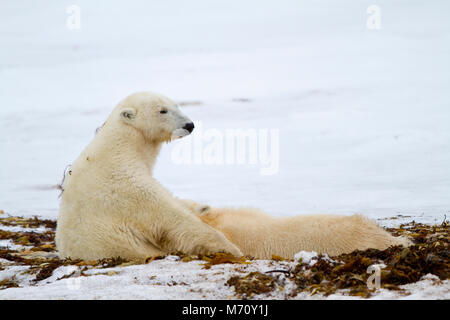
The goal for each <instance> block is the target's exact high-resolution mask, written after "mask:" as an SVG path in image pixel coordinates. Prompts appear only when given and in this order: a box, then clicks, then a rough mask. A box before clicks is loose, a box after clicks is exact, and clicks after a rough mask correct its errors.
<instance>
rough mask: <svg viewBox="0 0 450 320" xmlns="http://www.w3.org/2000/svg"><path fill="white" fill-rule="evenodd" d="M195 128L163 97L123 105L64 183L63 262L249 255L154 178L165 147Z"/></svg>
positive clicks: (136, 98)
mask: <svg viewBox="0 0 450 320" xmlns="http://www.w3.org/2000/svg"><path fill="white" fill-rule="evenodd" d="M161 110H167V113H165V114H161V113H160V111H161ZM188 122H191V120H189V119H188V118H187V117H186V116H185V115H183V114H182V113H181V111H180V110H179V108H178V106H177V105H176V104H175V103H174V102H173V101H171V100H170V99H168V98H166V97H164V96H162V95H158V94H154V93H150V92H140V93H135V94H133V95H131V96H129V97H127V98H125V99H124V100H123V101H121V102H120V103H119V105H118V106H117V107H116V108H115V109H114V110H113V112H112V113H111V115H110V116H109V117H108V119H107V120H106V122H105V124H104V125H103V126H102V128H101V129H100V130H99V131H98V133H97V135H96V136H95V138H94V139H93V140H92V142H91V143H90V144H89V145H88V146H87V147H86V149H85V150H84V151H83V152H82V153H81V155H80V156H79V157H78V159H77V160H76V161H75V162H74V163H73V165H72V168H71V171H70V172H69V173H68V174H67V176H66V178H65V181H64V184H63V190H64V191H63V194H62V199H61V205H60V213H59V217H58V225H57V231H56V245H57V249H58V251H59V253H60V255H61V256H62V257H70V258H80V259H85V260H91V259H99V258H106V257H116V256H121V257H123V258H128V259H145V258H146V257H149V256H152V255H161V254H168V253H171V252H175V251H183V252H185V253H188V254H198V253H209V252H217V251H227V252H230V253H232V254H234V255H238V256H239V255H241V254H242V253H241V251H240V250H239V249H238V248H237V247H236V246H234V245H233V244H232V243H230V242H229V241H228V240H227V239H226V238H225V237H224V236H223V234H221V233H220V232H218V231H216V230H215V229H213V228H211V227H210V226H208V225H207V224H205V223H203V222H202V221H201V220H200V219H199V218H197V217H196V216H194V215H192V214H190V212H189V210H187V209H186V207H185V206H183V205H182V204H181V203H180V202H179V200H177V199H176V198H174V197H173V196H172V195H171V194H170V192H169V191H167V190H166V189H165V188H164V187H163V186H161V185H160V184H159V183H158V181H156V180H155V179H154V178H153V177H152V168H153V164H154V162H155V160H156V157H157V155H158V153H159V150H160V148H161V144H162V142H168V141H170V140H171V139H173V138H174V136H175V138H178V137H182V136H183V135H186V134H187V133H189V132H188V131H186V130H184V129H182V127H183V126H184V125H185V124H186V123H188ZM180 129H181V130H184V131H183V133H182V134H180V132H181V130H180ZM174 133H175V134H174Z"/></svg>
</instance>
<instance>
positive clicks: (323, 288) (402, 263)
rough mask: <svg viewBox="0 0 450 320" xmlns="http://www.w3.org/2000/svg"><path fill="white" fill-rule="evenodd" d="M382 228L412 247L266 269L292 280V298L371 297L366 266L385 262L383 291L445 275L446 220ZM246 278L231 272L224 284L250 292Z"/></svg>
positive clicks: (449, 266)
mask: <svg viewBox="0 0 450 320" xmlns="http://www.w3.org/2000/svg"><path fill="white" fill-rule="evenodd" d="M387 230H388V231H390V232H391V233H393V234H395V235H402V236H406V237H409V238H410V239H412V241H413V242H414V245H412V246H410V247H408V248H404V247H402V246H393V247H390V248H387V249H386V250H377V249H368V250H364V251H359V250H356V251H353V252H351V253H348V254H341V255H339V256H335V257H331V259H329V258H326V257H325V256H323V255H319V257H318V259H317V262H316V263H315V264H314V265H312V266H311V265H309V264H305V263H302V262H301V261H300V262H299V263H298V264H297V265H296V266H295V267H294V268H292V269H291V270H272V271H269V272H268V273H270V274H272V273H274V272H283V273H284V274H285V275H286V276H287V277H288V278H289V279H291V280H292V281H293V282H294V283H295V284H296V286H297V287H296V289H295V290H294V291H292V292H291V293H290V295H291V296H296V295H297V294H299V293H300V292H309V293H311V294H316V293H322V294H324V295H325V296H327V295H330V294H333V293H336V292H337V291H338V290H345V292H347V293H348V294H349V295H354V296H361V297H370V296H371V295H372V294H373V293H374V291H375V289H373V288H370V287H369V286H368V284H367V283H368V280H369V277H370V276H371V275H372V273H371V272H368V268H369V267H370V266H373V265H380V264H383V265H384V267H383V268H381V270H380V288H384V289H388V290H401V289H400V287H399V286H400V285H404V284H408V283H414V282H417V281H419V280H420V279H421V278H422V277H423V276H425V275H427V274H433V275H435V276H437V277H439V279H440V280H446V279H449V277H450V260H449V256H450V251H449V244H450V237H449V227H448V225H447V224H446V223H445V222H444V223H442V224H441V225H435V226H428V225H424V224H419V223H415V222H414V221H413V222H411V223H408V224H403V225H401V226H400V227H399V228H389V229H387ZM274 260H275V261H276V260H277V259H274ZM249 276H250V274H249V275H246V276H243V277H238V276H233V277H231V278H230V280H229V281H228V282H227V283H228V284H229V285H232V286H234V288H235V291H236V293H238V294H239V295H241V296H249V295H251V294H253V293H254V289H253V287H252V285H251V283H250V284H249V285H243V284H248V283H249V281H248V277H249ZM266 276H267V277H272V278H273V280H274V281H275V279H276V278H275V277H273V276H272V275H266ZM252 279H253V278H252ZM265 279H266V280H265V282H263V283H271V282H268V281H269V280H268V278H265ZM263 283H259V284H258V285H262V284H263ZM258 288H259V287H258ZM273 290H274V287H273V286H272V285H270V286H268V288H267V290H266V291H264V290H263V289H260V290H259V292H270V291H273Z"/></svg>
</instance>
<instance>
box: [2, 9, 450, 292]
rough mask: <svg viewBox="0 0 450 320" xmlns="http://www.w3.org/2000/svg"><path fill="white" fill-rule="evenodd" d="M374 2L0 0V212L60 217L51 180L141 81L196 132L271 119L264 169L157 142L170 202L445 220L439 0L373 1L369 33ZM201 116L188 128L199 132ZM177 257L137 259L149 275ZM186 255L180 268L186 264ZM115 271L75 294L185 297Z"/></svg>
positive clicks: (444, 54)
mask: <svg viewBox="0 0 450 320" xmlns="http://www.w3.org/2000/svg"><path fill="white" fill-rule="evenodd" d="M72 4H76V5H78V6H79V7H80V9H81V29H79V30H70V29H68V28H67V26H66V20H67V18H68V16H69V15H68V14H67V13H66V9H67V7H68V6H69V5H72ZM372 4H374V3H373V2H371V1H350V0H349V1H339V3H336V2H335V1H331V0H323V1H319V2H308V3H306V2H305V3H303V2H302V3H300V2H298V1H294V0H292V1H281V2H273V1H246V2H245V3H239V5H237V4H235V5H233V4H232V3H230V2H229V1H214V3H211V2H210V1H206V0H205V1H190V2H189V5H187V3H186V2H181V1H164V2H163V1H159V2H156V1H155V2H153V1H152V2H149V1H143V0H142V1H126V2H123V1H95V2H92V1H75V2H72V1H58V2H57V3H56V2H54V1H50V0H46V1H45V0H43V1H39V2H33V1H31V0H29V1H23V0H22V1H13V0H7V1H2V2H1V3H0V150H2V153H1V156H0V209H3V210H5V211H6V212H8V213H9V214H12V215H25V216H31V215H39V216H43V217H49V218H53V219H55V218H56V217H57V212H58V191H57V190H56V189H55V187H54V186H55V185H56V184H57V183H59V182H60V180H61V178H62V173H63V171H64V168H65V167H66V165H67V164H69V163H70V162H71V161H72V160H74V159H75V158H76V157H77V155H78V154H79V153H80V152H81V150H82V148H83V147H84V146H85V145H86V144H87V143H88V142H89V141H90V139H92V137H93V135H94V131H95V129H96V128H97V127H98V126H100V125H101V124H102V122H103V121H104V119H105V118H106V116H107V115H108V113H109V112H110V111H111V109H112V108H113V107H114V105H115V104H116V103H117V102H118V101H119V100H120V99H122V98H123V97H125V96H126V95H128V94H130V93H132V92H134V91H139V90H152V91H157V92H161V93H164V94H166V95H168V96H169V97H171V98H173V99H174V100H176V101H178V102H180V103H183V104H184V105H185V106H184V107H183V109H184V112H185V113H186V114H187V115H189V116H190V118H191V119H193V120H194V122H195V123H196V124H201V126H202V128H203V132H205V131H207V130H208V129H218V130H219V131H220V132H223V131H224V130H225V129H230V128H241V129H278V130H279V146H280V149H279V167H278V168H279V170H278V172H276V174H273V175H261V174H260V170H261V167H262V166H261V164H256V165H205V164H190V165H188V164H182V165H177V164H175V163H174V161H173V159H172V156H171V155H172V150H173V148H174V146H175V145H176V144H175V143H174V144H172V145H168V146H166V147H165V148H164V150H163V152H162V154H161V156H160V159H159V162H158V163H157V166H156V168H155V174H156V176H157V177H158V178H159V179H160V181H161V182H162V183H163V184H164V185H165V186H167V187H168V188H169V189H170V190H172V191H173V192H174V194H175V195H177V196H179V197H183V198H190V199H196V200H198V201H202V202H205V203H208V204H211V205H214V206H223V205H233V206H240V205H245V206H256V207H259V208H262V209H264V210H265V211H267V212H269V213H271V214H273V215H278V216H282V215H283V216H287V215H294V214H303V213H339V214H351V213H355V212H358V213H363V214H366V215H368V216H370V217H372V218H376V219H387V218H389V217H392V216H395V215H398V214H401V215H404V216H408V218H405V219H415V220H416V221H421V222H426V223H440V222H441V221H442V220H443V219H444V215H445V214H447V216H449V213H450V197H449V195H450V167H449V165H448V164H449V163H450V148H449V147H448V146H449V143H450V125H449V123H450V95H449V93H448V88H449V86H450V77H449V76H448V73H449V71H450V60H449V59H448V57H449V56H450V22H449V19H448V12H449V9H450V3H449V2H448V1H444V0H442V1H428V2H423V1H401V0H398V1H377V2H376V3H375V4H376V5H378V6H379V8H380V9H381V20H380V22H381V29H380V30H371V29H368V28H367V26H366V20H367V17H368V14H367V13H366V10H367V8H368V6H369V5H372ZM199 129H200V126H198V128H197V129H196V130H195V131H194V134H193V136H192V137H189V138H186V139H191V140H195V139H201V138H202V130H199ZM177 143H182V141H180V142H177ZM205 144H206V143H205ZM212 190H214V191H213V192H212ZM380 221H381V222H382V223H383V224H385V225H387V224H389V223H392V221H394V222H395V221H397V222H395V223H398V221H401V220H380ZM261 263H262V264H263V262H261ZM175 265H176V264H175V262H173V261H161V262H157V263H156V262H155V264H154V265H152V266H145V268H141V269H139V267H135V268H137V269H139V270H140V271H139V272H137V271H136V272H137V274H138V275H142V277H143V278H144V277H145V276H147V275H146V274H147V272H148V277H150V274H153V273H158V272H159V271H158V270H160V269H159V268H160V267H162V268H166V267H171V268H172V267H173V266H175ZM194 265H195V263H193V264H186V265H183V266H179V268H180V269H179V271H180V277H181V276H182V275H181V274H182V273H183V270H182V268H195V267H194ZM129 268H131V267H129ZM223 268H228V267H223ZM126 270H128V271H123V272H124V274H125V275H126V274H128V275H129V276H124V277H121V276H114V277H109V278H107V279H105V280H101V281H100V280H99V281H98V282H95V283H92V287H89V286H88V287H86V291H85V293H86V294H89V295H88V297H91V298H94V297H97V298H98V297H104V298H107V297H109V298H112V297H113V293H114V294H116V295H115V296H114V297H120V298H127V297H130V298H131V297H141V298H143V297H147V298H149V297H160V298H169V297H172V298H174V297H181V296H183V297H185V296H184V294H185V292H187V291H183V289H176V290H175V289H173V288H172V287H171V288H168V287H167V288H166V287H164V288H165V289H162V290H158V289H157V288H156V287H152V286H147V285H148V284H150V283H151V282H147V281H144V280H143V282H142V283H141V284H140V282H139V281H138V283H136V286H139V288H140V290H141V289H142V287H145V288H146V289H145V290H148V292H147V291H145V290H144V291H142V292H143V293H142V295H140V294H141V293H133V294H132V293H131V292H132V291H133V290H132V289H126V291H120V290H118V288H123V287H124V286H123V284H125V283H126V284H127V285H128V284H130V283H133V281H134V280H133V279H132V276H131V274H133V273H134V271H133V270H131V269H126ZM177 270H178V269H177ZM208 272H211V270H209V271H208ZM208 272H207V273H208ZM207 273H206V274H207ZM94 278H96V277H93V278H91V277H89V278H86V279H88V280H87V281H93V280H90V279H94ZM98 278H99V279H100V278H101V277H98ZM199 279H200V278H199ZM102 281H105V283H104V284H102ZM122 281H123V282H122ZM193 281H194V280H193ZM195 281H196V280H195ZM112 283H116V285H112ZM105 284H107V286H108V287H109V288H110V289H101V288H103V286H104V285H105ZM48 286H49V288H54V289H55V290H56V291H55V292H60V293H55V294H54V295H53V294H52V293H51V292H53V291H52V290H53V289H49V290H48V291H46V290H41V289H40V288H39V287H35V288H30V289H29V290H26V294H27V296H28V294H29V297H38V296H39V297H57V296H58V297H59V296H61V297H73V298H76V297H81V295H79V294H80V293H79V292H77V293H73V292H72V293H70V292H67V293H65V292H63V291H64V290H63V291H61V290H62V288H64V284H63V282H57V283H54V284H51V285H48ZM88 288H89V289H88ZM211 288H213V287H211ZM94 289H95V290H94ZM21 290H22V291H21ZM23 290H24V289H8V290H7V291H8V292H12V293H11V294H12V297H20V296H21V293H20V292H23ZM58 290H59V291H58ZM104 290H111V291H108V292H109V293H108V292H106V291H104ZM124 290H125V289H124ZM171 290H174V291H171ZM177 290H180V291H177ZM186 290H187V289H186ZM223 290H224V291H220V290H219V291H218V293H217V294H218V296H215V297H219V295H220V297H221V298H224V297H226V296H227V295H228V292H227V291H226V289H223ZM175 291H176V292H175ZM211 291H215V288H214V289H211ZM421 291H422V290H421ZM15 292H17V293H15ZM46 292H47V293H48V295H47V293H46ZM171 292H173V293H171ZM422 292H426V290H425V291H422ZM3 294H4V292H2V293H0V297H1V296H2V295H3ZM189 297H191V298H195V297H199V296H197V295H195V294H193V295H190V296H189Z"/></svg>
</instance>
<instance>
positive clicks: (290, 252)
mask: <svg viewBox="0 0 450 320" xmlns="http://www.w3.org/2000/svg"><path fill="white" fill-rule="evenodd" d="M182 201H183V203H184V204H185V206H186V207H187V208H188V209H189V210H190V211H191V213H193V214H195V215H196V216H198V217H199V218H200V219H202V221H203V222H205V223H207V224H208V225H210V226H211V227H213V228H214V229H216V230H218V231H220V232H222V233H223V234H224V235H225V236H226V237H227V238H228V239H229V240H230V241H231V242H232V243H234V244H235V245H236V246H237V247H238V248H239V249H240V250H242V252H243V253H244V255H246V256H252V257H254V258H258V259H270V258H271V257H272V255H277V256H280V257H283V258H287V259H292V258H293V257H294V254H295V253H297V252H299V251H302V250H304V251H315V252H318V253H326V254H328V255H330V256H335V255H339V254H341V253H349V252H352V251H354V250H364V249H368V248H375V249H380V250H384V249H386V248H388V247H389V246H393V245H403V246H409V245H411V242H410V241H409V240H408V239H406V238H403V237H394V236H392V235H391V234H389V233H388V232H387V231H385V230H384V229H382V228H381V227H380V226H378V225H377V224H376V223H375V222H374V221H372V220H370V219H368V218H366V217H364V216H362V215H352V216H339V215H297V216H293V217H277V218H275V217H271V216H269V215H268V214H266V213H263V212H262V211H260V210H258V209H252V208H210V207H209V206H207V205H202V204H199V203H196V202H194V201H191V200H182Z"/></svg>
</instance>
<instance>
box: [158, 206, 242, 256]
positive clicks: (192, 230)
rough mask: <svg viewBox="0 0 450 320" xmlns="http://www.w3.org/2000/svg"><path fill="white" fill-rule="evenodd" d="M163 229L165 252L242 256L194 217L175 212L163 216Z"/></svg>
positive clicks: (217, 233)
mask: <svg viewBox="0 0 450 320" xmlns="http://www.w3.org/2000/svg"><path fill="white" fill-rule="evenodd" d="M163 219H164V220H165V221H164V222H161V224H162V225H164V226H167V227H166V228H165V231H166V232H165V239H164V243H162V244H161V247H163V248H164V249H165V250H166V251H167V252H175V251H181V252H183V253H186V254H209V253H216V252H228V253H231V254H232V255H234V256H236V257H241V256H243V254H242V252H241V250H239V248H238V247H236V246H235V245H234V244H233V243H231V242H230V241H229V240H228V239H227V238H226V237H225V236H224V235H223V234H222V233H221V232H219V231H217V230H216V229H214V228H212V227H210V226H209V225H207V224H206V223H204V222H202V221H201V220H200V219H199V218H198V217H196V216H195V215H192V214H189V213H188V212H185V211H178V210H175V211H174V212H171V213H170V214H166V215H164V216H163Z"/></svg>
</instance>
